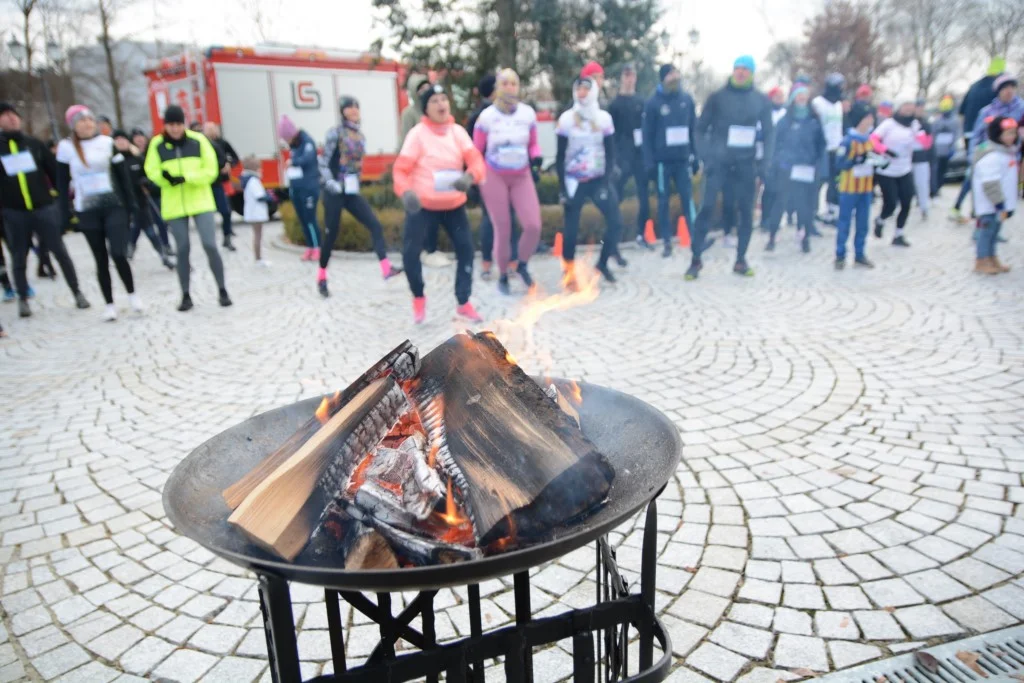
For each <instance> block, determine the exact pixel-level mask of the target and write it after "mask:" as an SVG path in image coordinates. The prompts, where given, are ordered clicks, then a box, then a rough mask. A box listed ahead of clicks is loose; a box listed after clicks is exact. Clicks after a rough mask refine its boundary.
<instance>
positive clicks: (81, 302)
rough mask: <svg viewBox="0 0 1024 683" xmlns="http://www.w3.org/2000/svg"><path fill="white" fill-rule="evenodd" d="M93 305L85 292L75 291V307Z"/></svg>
mask: <svg viewBox="0 0 1024 683" xmlns="http://www.w3.org/2000/svg"><path fill="white" fill-rule="evenodd" d="M90 306H92V304H90V303H89V300H88V299H86V298H85V294H82V293H81V292H75V308H79V309H86V308H89V307H90Z"/></svg>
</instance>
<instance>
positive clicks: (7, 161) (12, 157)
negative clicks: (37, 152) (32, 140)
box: [0, 152, 36, 176]
mask: <svg viewBox="0 0 1024 683" xmlns="http://www.w3.org/2000/svg"><path fill="white" fill-rule="evenodd" d="M0 163H2V164H3V167H4V171H5V172H6V173H7V175H9V176H16V175H18V174H19V173H32V172H33V171H35V170H36V160H35V159H33V158H32V153H31V152H17V153H15V154H8V155H6V156H2V157H0Z"/></svg>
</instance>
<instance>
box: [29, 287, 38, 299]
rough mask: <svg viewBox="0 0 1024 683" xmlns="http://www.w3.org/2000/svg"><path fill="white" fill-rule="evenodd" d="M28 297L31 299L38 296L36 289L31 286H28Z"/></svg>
mask: <svg viewBox="0 0 1024 683" xmlns="http://www.w3.org/2000/svg"><path fill="white" fill-rule="evenodd" d="M28 298H29V299H35V298H36V290H34V289H32V288H31V287H29V288H28Z"/></svg>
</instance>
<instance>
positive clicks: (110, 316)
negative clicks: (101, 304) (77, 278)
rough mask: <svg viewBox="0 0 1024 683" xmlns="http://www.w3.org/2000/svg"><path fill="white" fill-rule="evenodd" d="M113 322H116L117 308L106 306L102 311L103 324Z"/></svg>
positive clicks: (111, 305) (112, 305) (110, 305)
mask: <svg viewBox="0 0 1024 683" xmlns="http://www.w3.org/2000/svg"><path fill="white" fill-rule="evenodd" d="M115 320H117V306H115V305H114V304H107V306H106V308H104V309H103V322H105V323H112V322H114V321H115Z"/></svg>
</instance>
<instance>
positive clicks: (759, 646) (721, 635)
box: [708, 621, 775, 659]
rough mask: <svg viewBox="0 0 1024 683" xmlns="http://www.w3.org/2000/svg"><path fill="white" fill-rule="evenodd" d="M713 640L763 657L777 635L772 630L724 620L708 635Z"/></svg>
mask: <svg viewBox="0 0 1024 683" xmlns="http://www.w3.org/2000/svg"><path fill="white" fill-rule="evenodd" d="M708 638H709V640H711V642H713V643H716V644H718V645H721V646H722V647H725V648H728V649H730V650H732V651H733V652H738V653H740V654H742V655H746V656H747V657H751V658H753V659H763V658H764V657H765V656H766V655H767V654H768V650H769V649H770V648H771V645H772V641H774V640H775V636H774V635H773V634H772V633H771V632H770V631H762V630H760V629H756V628H751V627H750V626H743V625H741V624H734V623H732V622H729V621H725V622H722V623H721V624H719V626H718V628H716V629H715V630H714V631H712V632H711V635H710V636H708Z"/></svg>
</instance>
